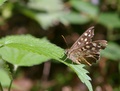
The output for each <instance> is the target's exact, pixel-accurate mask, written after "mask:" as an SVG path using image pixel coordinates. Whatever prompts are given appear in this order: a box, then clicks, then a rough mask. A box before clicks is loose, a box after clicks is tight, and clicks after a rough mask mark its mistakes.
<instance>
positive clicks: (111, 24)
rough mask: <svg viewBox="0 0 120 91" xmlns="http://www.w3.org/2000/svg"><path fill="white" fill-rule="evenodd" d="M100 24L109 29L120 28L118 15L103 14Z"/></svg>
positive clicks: (99, 20)
mask: <svg viewBox="0 0 120 91" xmlns="http://www.w3.org/2000/svg"><path fill="white" fill-rule="evenodd" d="M98 22H99V23H100V24H102V25H104V26H106V27H108V28H118V27H120V18H119V16H118V15H117V14H116V13H101V14H100V16H99V18H98Z"/></svg>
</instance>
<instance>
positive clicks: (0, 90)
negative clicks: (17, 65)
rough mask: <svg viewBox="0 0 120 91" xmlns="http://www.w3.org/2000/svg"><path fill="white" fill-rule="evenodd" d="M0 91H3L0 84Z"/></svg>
mask: <svg viewBox="0 0 120 91" xmlns="http://www.w3.org/2000/svg"><path fill="white" fill-rule="evenodd" d="M0 91H3V88H2V84H1V82H0Z"/></svg>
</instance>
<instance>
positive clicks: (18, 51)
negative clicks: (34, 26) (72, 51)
mask: <svg viewBox="0 0 120 91" xmlns="http://www.w3.org/2000/svg"><path fill="white" fill-rule="evenodd" d="M0 44H1V45H3V46H2V47H1V48H0V55H1V56H2V58H3V59H4V60H6V61H8V62H10V63H12V64H16V65H18V66H32V65H35V64H39V63H42V62H45V61H46V60H48V59H55V60H58V61H60V62H62V63H64V64H65V65H67V66H69V67H70V68H71V69H73V70H74V72H76V74H77V75H78V77H79V78H80V79H81V81H82V82H83V83H85V84H86V86H87V87H88V89H89V91H93V90H92V85H91V83H90V82H89V80H91V79H90V77H89V76H88V75H87V73H88V71H86V70H85V69H84V68H83V67H84V65H83V64H80V65H73V64H72V62H71V63H68V61H64V59H63V57H64V56H65V55H64V50H63V49H61V48H60V47H57V46H56V45H54V44H51V43H50V42H49V41H48V40H46V39H45V38H43V39H38V38H34V37H33V36H30V35H21V36H8V37H6V38H3V39H2V40H1V41H0ZM31 59H32V60H31Z"/></svg>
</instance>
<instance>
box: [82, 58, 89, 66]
mask: <svg viewBox="0 0 120 91" xmlns="http://www.w3.org/2000/svg"><path fill="white" fill-rule="evenodd" d="M82 59H83V60H84V61H85V62H86V63H87V64H88V65H89V66H91V64H90V63H89V62H88V61H87V60H86V59H85V58H84V57H82Z"/></svg>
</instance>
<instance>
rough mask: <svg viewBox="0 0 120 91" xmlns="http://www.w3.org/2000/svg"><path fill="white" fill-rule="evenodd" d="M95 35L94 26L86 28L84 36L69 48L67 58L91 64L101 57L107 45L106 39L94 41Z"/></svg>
mask: <svg viewBox="0 0 120 91" xmlns="http://www.w3.org/2000/svg"><path fill="white" fill-rule="evenodd" d="M93 36H94V27H90V28H89V29H88V30H86V31H85V32H84V33H83V34H82V36H80V38H79V39H78V40H77V41H76V42H75V43H74V44H73V46H72V47H71V48H70V49H69V50H67V52H66V54H67V58H69V59H71V60H72V61H73V62H75V63H78V64H80V63H84V64H88V65H91V64H92V63H93V62H96V61H97V60H99V58H100V50H101V49H105V47H106V46H107V41H106V40H97V41H93V42H92V37H93Z"/></svg>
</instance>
